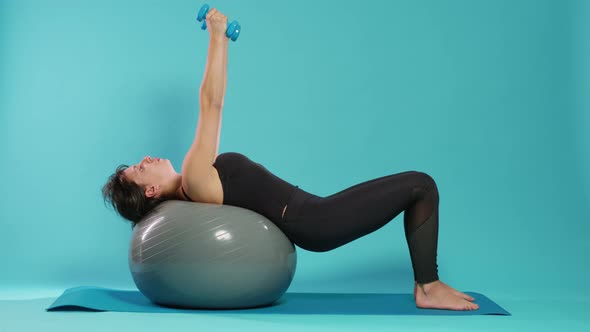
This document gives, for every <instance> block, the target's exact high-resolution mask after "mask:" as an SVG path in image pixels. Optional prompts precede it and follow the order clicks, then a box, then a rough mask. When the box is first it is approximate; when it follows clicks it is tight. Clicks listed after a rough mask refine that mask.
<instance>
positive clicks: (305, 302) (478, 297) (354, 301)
mask: <svg viewBox="0 0 590 332" xmlns="http://www.w3.org/2000/svg"><path fill="white" fill-rule="evenodd" d="M464 293H466V294H469V295H471V296H472V297H473V298H474V299H475V301H474V302H475V303H477V304H478V305H479V309H478V310H471V311H455V310H440V309H421V308H417V307H416V302H415V301H414V295H413V294H382V293H289V292H287V293H285V294H283V296H282V297H281V298H280V299H278V300H277V301H276V302H275V303H273V304H272V305H271V306H267V307H261V308H255V309H232V310H219V309H211V310H204V309H174V308H168V307H163V306H160V305H157V304H154V303H152V302H151V301H150V300H149V299H148V298H146V297H145V296H144V295H143V294H142V293H141V292H139V290H116V289H108V288H102V287H92V286H81V287H74V288H68V289H66V290H65V291H64V293H63V294H62V295H60V296H59V297H58V298H57V299H56V300H55V301H54V302H53V303H52V304H51V305H50V306H49V308H47V309H46V310H47V311H124V312H173V313H183V312H184V313H208V314H215V313H223V314H227V313H240V314H244V313H252V314H294V315H297V314H326V315H507V316H511V314H510V313H509V312H508V311H506V310H504V309H503V308H501V307H500V306H499V305H497V304H496V303H494V302H493V301H492V300H490V299H488V298H487V297H485V296H484V295H482V294H479V293H474V292H464Z"/></svg>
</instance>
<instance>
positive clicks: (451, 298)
mask: <svg viewBox="0 0 590 332" xmlns="http://www.w3.org/2000/svg"><path fill="white" fill-rule="evenodd" d="M414 297H415V300H416V306H417V307H418V308H428V309H451V310H477V309H479V306H478V305H477V304H475V303H472V302H470V301H473V298H472V297H471V296H469V295H467V294H464V293H461V292H459V291H457V290H455V289H454V288H452V287H450V286H449V285H447V284H445V283H443V282H442V281H440V280H437V281H434V282H431V283H427V284H416V287H415V288H414Z"/></svg>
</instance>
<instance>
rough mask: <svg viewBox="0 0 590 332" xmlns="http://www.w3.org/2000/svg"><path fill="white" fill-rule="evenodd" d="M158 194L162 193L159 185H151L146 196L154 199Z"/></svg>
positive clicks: (146, 190)
mask: <svg viewBox="0 0 590 332" xmlns="http://www.w3.org/2000/svg"><path fill="white" fill-rule="evenodd" d="M158 192H160V186H159V185H150V186H147V187H146V189H145V196H146V197H149V198H154V197H156V195H157V194H158Z"/></svg>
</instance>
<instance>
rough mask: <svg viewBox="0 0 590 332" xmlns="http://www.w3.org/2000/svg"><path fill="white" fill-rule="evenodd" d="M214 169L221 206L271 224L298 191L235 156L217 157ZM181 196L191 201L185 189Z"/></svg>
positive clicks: (264, 169) (231, 153)
mask: <svg viewBox="0 0 590 332" xmlns="http://www.w3.org/2000/svg"><path fill="white" fill-rule="evenodd" d="M213 166H214V167H215V168H216V169H217V172H218V173H219V178H220V180H221V185H222V187H223V204H224V205H233V206H239V207H242V208H245V209H249V210H252V211H255V212H258V213H260V214H262V215H263V216H265V217H267V218H269V219H270V220H272V221H279V220H280V219H281V216H282V212H283V208H284V206H285V205H287V204H288V203H289V201H290V199H291V197H292V196H293V194H294V193H295V190H298V188H299V186H295V185H292V184H291V183H289V182H287V181H285V180H283V179H281V178H279V177H278V176H276V175H274V174H273V173H271V172H270V171H269V170H268V169H266V167H264V166H263V165H261V164H259V163H256V162H254V161H252V160H250V158H248V157H246V156H245V155H243V154H241V153H238V152H225V153H222V154H219V155H218V156H217V158H215V162H214V163H213ZM181 188H182V186H181ZM182 192H183V194H184V195H185V196H186V197H187V198H188V199H189V200H190V197H189V196H188V195H187V194H186V192H185V191H184V188H182Z"/></svg>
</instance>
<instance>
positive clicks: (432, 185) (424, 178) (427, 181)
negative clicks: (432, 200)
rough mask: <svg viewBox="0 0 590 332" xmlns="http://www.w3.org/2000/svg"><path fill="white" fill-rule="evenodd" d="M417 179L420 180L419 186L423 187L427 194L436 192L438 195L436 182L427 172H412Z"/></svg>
mask: <svg viewBox="0 0 590 332" xmlns="http://www.w3.org/2000/svg"><path fill="white" fill-rule="evenodd" d="M412 172H413V173H414V174H415V176H416V178H417V179H418V180H417V181H418V183H419V184H420V185H419V186H420V187H422V188H423V189H424V190H425V191H427V192H434V193H435V194H436V195H438V186H437V185H436V181H435V180H434V178H433V177H432V176H430V175H429V174H427V173H425V172H420V171H412Z"/></svg>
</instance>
